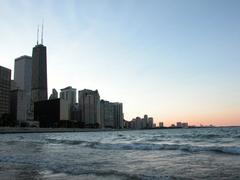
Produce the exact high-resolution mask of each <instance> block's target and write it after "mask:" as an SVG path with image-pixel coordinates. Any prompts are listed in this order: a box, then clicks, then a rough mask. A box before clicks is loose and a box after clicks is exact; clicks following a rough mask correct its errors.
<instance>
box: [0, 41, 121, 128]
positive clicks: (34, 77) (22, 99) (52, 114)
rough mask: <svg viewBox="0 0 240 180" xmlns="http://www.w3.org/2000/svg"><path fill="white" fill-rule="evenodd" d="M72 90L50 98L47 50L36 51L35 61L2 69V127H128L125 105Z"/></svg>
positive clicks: (39, 45) (38, 47) (21, 60)
mask: <svg viewBox="0 0 240 180" xmlns="http://www.w3.org/2000/svg"><path fill="white" fill-rule="evenodd" d="M76 95H77V89H75V88H72V87H71V86H68V87H66V88H63V89H61V90H60V93H59V94H58V92H57V90H56V89H53V90H52V94H51V95H50V96H49V98H48V86H47V47H46V46H44V45H43V37H42V39H41V43H38V40H37V45H36V46H35V47H34V48H33V51H32V57H30V56H26V55H24V56H21V57H19V58H16V59H15V64H14V79H13V80H11V70H10V69H8V68H5V67H2V66H0V126H23V127H25V126H30V127H47V128H49V127H53V128H54V127H81V128H115V129H121V128H123V127H124V120H123V119H124V117H123V104H122V103H119V102H109V101H105V100H101V99H100V95H99V92H98V90H89V89H83V90H79V91H78V100H77V96H76Z"/></svg>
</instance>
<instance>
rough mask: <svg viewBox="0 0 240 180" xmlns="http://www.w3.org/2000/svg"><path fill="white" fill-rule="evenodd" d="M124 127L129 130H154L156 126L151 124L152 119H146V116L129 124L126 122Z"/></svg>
mask: <svg viewBox="0 0 240 180" xmlns="http://www.w3.org/2000/svg"><path fill="white" fill-rule="evenodd" d="M125 127H126V128H130V129H152V128H156V124H154V123H153V118H152V117H148V115H144V117H143V118H141V117H136V118H134V119H132V120H131V121H129V122H128V121H126V122H125Z"/></svg>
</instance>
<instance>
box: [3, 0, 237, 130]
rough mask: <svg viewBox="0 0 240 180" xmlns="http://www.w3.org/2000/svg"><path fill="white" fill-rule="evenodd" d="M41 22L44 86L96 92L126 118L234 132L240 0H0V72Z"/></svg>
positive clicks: (27, 46)
mask: <svg viewBox="0 0 240 180" xmlns="http://www.w3.org/2000/svg"><path fill="white" fill-rule="evenodd" d="M42 19H44V26H45V27H44V44H45V45H46V46H47V48H48V49H47V50H48V87H49V93H50V92H51V89H52V88H56V89H57V90H59V89H61V88H64V87H66V86H69V85H71V86H73V87H74V88H77V89H78V90H80V89H84V88H88V89H98V90H99V93H100V96H101V98H102V99H105V100H109V101H119V102H123V105H124V115H125V119H127V120H131V119H132V118H134V117H136V116H143V115H144V114H148V115H149V116H153V117H154V120H155V122H160V121H163V122H164V123H165V124H166V125H170V124H171V123H175V122H177V121H187V122H189V124H196V125H199V124H203V125H208V124H214V125H240V1H239V0H235V1H234V0H165V1H163V0H136V1H134V0H84V1H81V0H76V1H71V0H66V1H64V0H55V1H54V0H51V1H50V0H46V1H39V0H32V1H30V0H0V23H1V26H0V65H2V66H5V67H8V68H10V69H12V70H13V67H14V59H15V58H16V57H19V56H21V55H25V54H26V55H31V54H32V47H33V46H34V45H35V44H36V39H37V38H36V31H37V26H38V24H41V22H42Z"/></svg>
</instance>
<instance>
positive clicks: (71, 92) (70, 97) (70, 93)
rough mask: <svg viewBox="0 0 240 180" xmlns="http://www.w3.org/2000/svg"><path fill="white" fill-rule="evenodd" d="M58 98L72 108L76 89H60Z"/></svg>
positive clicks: (69, 87) (70, 87)
mask: <svg viewBox="0 0 240 180" xmlns="http://www.w3.org/2000/svg"><path fill="white" fill-rule="evenodd" d="M60 98H61V99H65V100H66V101H67V102H68V103H69V105H71V106H73V105H74V104H75V103H76V89H75V88H72V86H68V87H66V88H63V89H61V92H60Z"/></svg>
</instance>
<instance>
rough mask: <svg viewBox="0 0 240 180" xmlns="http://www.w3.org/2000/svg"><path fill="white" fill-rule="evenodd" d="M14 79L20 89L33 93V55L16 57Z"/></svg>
mask: <svg viewBox="0 0 240 180" xmlns="http://www.w3.org/2000/svg"><path fill="white" fill-rule="evenodd" d="M14 81H15V83H16V86H17V88H18V89H21V90H24V91H25V92H26V93H27V94H29V95H30V94H31V88H32V57H30V56H26V55H25V56H21V57H19V58H16V59H15V64H14Z"/></svg>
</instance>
